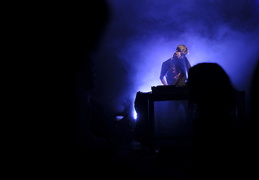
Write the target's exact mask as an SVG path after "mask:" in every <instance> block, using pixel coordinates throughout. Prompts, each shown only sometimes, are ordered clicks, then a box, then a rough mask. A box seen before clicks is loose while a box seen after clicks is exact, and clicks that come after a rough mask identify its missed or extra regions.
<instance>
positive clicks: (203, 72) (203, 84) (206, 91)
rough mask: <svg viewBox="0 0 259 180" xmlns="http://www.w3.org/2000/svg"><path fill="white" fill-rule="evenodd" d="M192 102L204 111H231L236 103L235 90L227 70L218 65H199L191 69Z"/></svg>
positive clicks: (189, 79) (190, 94)
mask: <svg viewBox="0 0 259 180" xmlns="http://www.w3.org/2000/svg"><path fill="white" fill-rule="evenodd" d="M187 86H188V89H189V98H190V101H191V102H193V103H195V104H196V105H197V107H199V108H202V109H207V108H217V109H226V110H228V109H230V108H233V106H234V103H235V89H234V87H233V85H232V82H231V80H230V78H229V76H228V74H227V73H226V72H225V70H224V69H223V68H222V67H221V66H220V65H219V64H217V63H199V64H196V65H194V66H193V67H191V68H190V69H189V73H188V83H187Z"/></svg>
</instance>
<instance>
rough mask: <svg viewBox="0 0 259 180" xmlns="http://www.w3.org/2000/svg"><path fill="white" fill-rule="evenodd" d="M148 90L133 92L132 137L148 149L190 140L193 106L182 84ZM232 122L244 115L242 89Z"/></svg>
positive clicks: (239, 119)
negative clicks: (135, 118) (135, 116)
mask: <svg viewBox="0 0 259 180" xmlns="http://www.w3.org/2000/svg"><path fill="white" fill-rule="evenodd" d="M151 89H152V91H151V92H140V91H139V92H137V94H136V98H135V101H134V107H135V110H136V112H137V121H136V127H135V134H134V139H135V140H136V141H139V142H141V143H142V144H143V145H145V146H148V147H151V148H159V147H160V146H164V145H170V144H171V143H173V142H175V141H177V140H181V141H183V140H187V141H188V140H190V137H191V136H192V122H193V120H194V113H195V111H194V108H192V107H191V106H189V103H188V88H187V87H186V86H183V87H176V86H153V87H151ZM237 102H238V103H237V108H236V116H237V117H236V121H237V122H241V121H242V120H243V119H244V118H245V92H244V91H238V92H237Z"/></svg>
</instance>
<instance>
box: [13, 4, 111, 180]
mask: <svg viewBox="0 0 259 180" xmlns="http://www.w3.org/2000/svg"><path fill="white" fill-rule="evenodd" d="M23 4H24V3H23ZM15 5H16V4H14V5H13V6H12V7H13V9H15V10H17V11H16V12H15V13H17V14H14V17H15V21H10V22H13V24H15V25H16V27H15V28H13V29H15V30H16V31H17V32H15V33H14V34H15V35H17V34H18V37H19V38H17V39H15V40H16V41H14V44H17V45H18V46H19V45H20V46H19V47H18V48H17V50H20V49H21V52H22V53H19V52H20V51H16V50H13V52H16V53H17V54H19V56H20V59H24V63H23V64H25V65H26V66H25V67H21V68H20V69H21V70H22V71H23V74H24V72H25V73H27V74H28V76H26V78H23V80H24V83H23V86H20V89H22V88H21V87H26V90H27V92H28V94H23V97H26V101H22V102H23V104H24V105H25V103H24V102H28V103H27V104H30V108H24V109H25V110H26V111H28V112H29V113H28V116H26V120H24V121H23V124H25V123H27V122H28V121H29V118H31V119H30V120H31V121H30V122H29V123H30V124H29V123H27V124H26V126H24V127H20V129H21V130H22V131H23V133H26V134H28V137H27V138H23V139H22V140H23V142H25V141H26V142H27V141H28V143H30V148H27V146H24V144H25V143H22V144H23V146H20V147H23V148H21V149H26V150H24V152H26V153H21V154H22V156H23V157H24V159H25V160H26V162H28V163H27V164H29V167H28V168H27V169H31V172H30V174H31V173H33V172H35V173H36V174H37V176H38V175H46V176H47V175H49V174H51V173H52V174H53V176H55V175H58V176H59V177H60V178H62V177H61V176H66V177H68V176H69V175H72V176H73V177H74V176H76V173H74V170H75V169H76V168H75V166H77V165H79V163H77V162H76V160H78V159H76V155H78V152H77V151H76V150H75V144H76V141H75V132H76V131H75V122H76V118H75V109H76V103H75V102H76V97H75V83H76V82H75V79H76V73H77V72H78V69H79V68H80V67H81V66H83V64H84V61H85V60H86V57H91V55H92V54H93V53H94V52H95V51H96V50H97V49H98V45H99V41H100V39H101V37H102V32H103V31H104V29H105V26H106V23H107V22H108V19H109V7H108V4H107V3H106V1H105V0H96V1H91V2H90V1H82V2H52V3H43V4H42V3H39V4H37V3H35V4H34V5H32V6H29V5H28V6H27V4H25V6H22V5H21V6H20V7H18V8H17V9H16V8H15V7H14V6H15ZM21 27H22V28H21ZM16 42H17V43H16ZM25 42H26V43H25ZM22 44H23V45H22ZM26 63H28V64H26ZM25 79H26V80H25ZM26 82H29V83H27V84H28V85H30V86H27V84H26V85H25V83H26ZM28 87H30V88H28ZM29 97H31V99H29ZM29 100H32V101H29ZM21 108H22V106H21ZM29 115H30V117H29ZM21 135H22V134H18V135H17V137H20V136H21ZM17 150H19V151H22V150H20V149H19V148H18V149H17ZM22 162H25V161H22ZM77 167H79V166H77ZM21 168H22V167H21ZM32 168H33V169H32ZM23 172H25V171H23ZM86 174H87V173H86Z"/></svg>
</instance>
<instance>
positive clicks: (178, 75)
mask: <svg viewBox="0 0 259 180" xmlns="http://www.w3.org/2000/svg"><path fill="white" fill-rule="evenodd" d="M186 54H188V48H187V47H186V46H185V45H182V44H181V45H178V46H177V47H176V52H175V53H174V55H173V57H171V58H169V59H167V60H166V61H164V62H163V63H162V67H161V72H160V80H161V82H162V84H163V85H175V86H184V85H185V82H186V80H187V78H188V77H187V76H188V70H189V68H190V67H191V64H190V62H189V60H188V59H187V57H186Z"/></svg>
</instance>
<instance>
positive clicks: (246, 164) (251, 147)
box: [240, 58, 259, 179]
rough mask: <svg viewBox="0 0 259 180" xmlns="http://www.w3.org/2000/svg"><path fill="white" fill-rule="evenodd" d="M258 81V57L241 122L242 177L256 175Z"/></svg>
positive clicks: (258, 109)
mask: <svg viewBox="0 0 259 180" xmlns="http://www.w3.org/2000/svg"><path fill="white" fill-rule="evenodd" d="M258 82H259V58H257V62H256V64H255V68H254V70H253V74H252V79H251V85H250V92H249V97H248V98H249V100H248V102H249V106H248V107H249V109H248V118H247V119H246V121H245V122H244V124H242V125H243V126H242V127H243V128H242V130H243V131H242V136H241V138H242V141H241V142H240V144H241V147H240V148H242V151H241V152H242V154H241V155H242V156H241V157H242V166H241V167H242V172H243V178H246V179H252V178H256V177H258V173H257V172H258V165H257V164H256V162H258V152H259V149H258V137H259V133H258V132H259V131H258V127H259V126H258V125H259V123H258V122H259V121H258V120H259V116H258V112H259V95H258V92H259V90H258Z"/></svg>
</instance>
